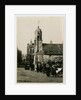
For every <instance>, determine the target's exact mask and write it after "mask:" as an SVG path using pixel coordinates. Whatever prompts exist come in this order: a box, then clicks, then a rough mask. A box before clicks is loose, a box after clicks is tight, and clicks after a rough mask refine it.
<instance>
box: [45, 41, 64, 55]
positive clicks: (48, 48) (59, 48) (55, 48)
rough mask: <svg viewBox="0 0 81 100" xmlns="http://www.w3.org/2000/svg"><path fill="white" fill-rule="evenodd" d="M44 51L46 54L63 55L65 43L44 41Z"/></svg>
mask: <svg viewBox="0 0 81 100" xmlns="http://www.w3.org/2000/svg"><path fill="white" fill-rule="evenodd" d="M43 52H44V54H45V55H62V54H63V44H46V43H43Z"/></svg>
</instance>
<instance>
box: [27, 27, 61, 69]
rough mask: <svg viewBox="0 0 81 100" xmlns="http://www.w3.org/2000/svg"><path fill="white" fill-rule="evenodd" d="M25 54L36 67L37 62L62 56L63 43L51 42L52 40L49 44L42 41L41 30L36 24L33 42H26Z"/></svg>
mask: <svg viewBox="0 0 81 100" xmlns="http://www.w3.org/2000/svg"><path fill="white" fill-rule="evenodd" d="M27 56H30V60H32V62H33V63H34V65H35V68H36V66H37V63H38V62H48V60H51V61H54V59H55V58H56V57H63V44H53V43H52V41H51V43H49V44H48V43H43V42H42V30H41V29H40V28H39V26H38V28H37V29H36V31H35V38H34V43H32V41H30V44H27Z"/></svg>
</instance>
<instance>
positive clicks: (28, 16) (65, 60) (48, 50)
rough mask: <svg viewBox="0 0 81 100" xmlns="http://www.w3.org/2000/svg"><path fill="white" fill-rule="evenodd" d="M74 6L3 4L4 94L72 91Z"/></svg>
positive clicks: (73, 80) (68, 93)
mask: <svg viewBox="0 0 81 100" xmlns="http://www.w3.org/2000/svg"><path fill="white" fill-rule="evenodd" d="M75 26H76V6H69V5H68V6H66V5H65V6H62V5H61V6H59V5H58V6H55V5H53V6H43V5H40V6H39V5H38V6H31V5H28V6H27V5H25V6H23V5H22V6H15V5H14V6H12V5H11V6H8V5H6V6H5V54H6V55H5V94H6V95H9V94H10V95H75V94H76V60H75V58H76V50H75V47H76V27H75Z"/></svg>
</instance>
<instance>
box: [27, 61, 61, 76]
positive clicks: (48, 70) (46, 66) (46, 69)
mask: <svg viewBox="0 0 81 100" xmlns="http://www.w3.org/2000/svg"><path fill="white" fill-rule="evenodd" d="M26 68H27V69H30V70H31V71H34V70H35V67H34V64H26V67H25V69H26ZM57 70H58V64H55V63H54V62H47V63H45V62H38V63H37V67H36V71H37V72H41V73H45V74H46V75H47V76H48V77H49V76H50V75H52V76H54V77H56V76H57V74H58V73H57ZM60 72H61V73H62V72H63V69H62V70H61V71H60Z"/></svg>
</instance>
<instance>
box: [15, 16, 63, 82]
mask: <svg viewBox="0 0 81 100" xmlns="http://www.w3.org/2000/svg"><path fill="white" fill-rule="evenodd" d="M64 18H65V16H61V15H60V16H59V15H58V16H55V15H52V16H51V15H50V16H48V15H45V16H44V15H31V16H24V15H23V16H21V15H18V16H16V24H17V25H16V26H17V28H16V29H17V30H16V31H17V83H22V82H23V83H27V82H30V83H31V82H34V83H37V82H39V83H49V82H52V83H63V35H64Z"/></svg>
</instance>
